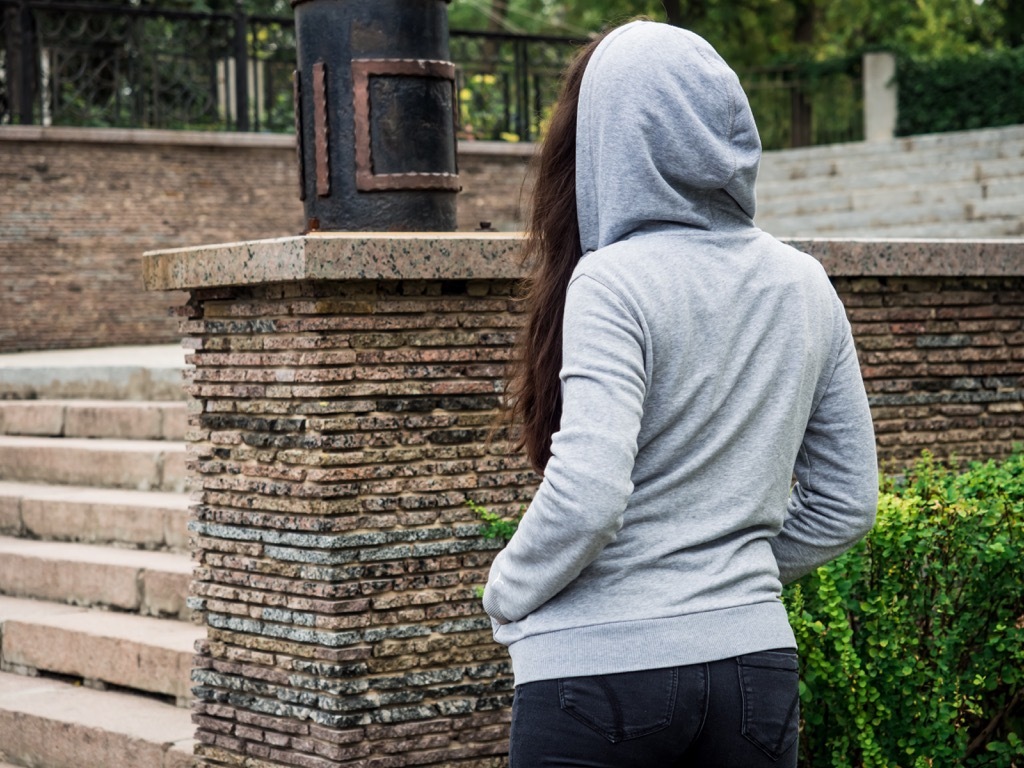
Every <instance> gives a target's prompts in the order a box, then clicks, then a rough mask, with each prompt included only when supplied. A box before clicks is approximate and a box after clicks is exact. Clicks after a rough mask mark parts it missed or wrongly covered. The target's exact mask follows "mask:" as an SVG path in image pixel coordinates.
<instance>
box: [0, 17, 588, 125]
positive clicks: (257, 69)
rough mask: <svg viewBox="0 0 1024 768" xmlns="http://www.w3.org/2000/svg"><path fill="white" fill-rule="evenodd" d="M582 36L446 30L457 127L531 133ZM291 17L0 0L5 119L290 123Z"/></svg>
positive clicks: (0, 118) (0, 117) (0, 99)
mask: <svg viewBox="0 0 1024 768" xmlns="http://www.w3.org/2000/svg"><path fill="white" fill-rule="evenodd" d="M578 42H579V41H574V40H572V39H569V38H560V37H549V36H522V35H505V34H488V33H477V32H466V31H460V30H453V31H452V33H451V47H452V58H453V60H454V61H455V63H456V65H457V89H458V91H459V94H458V95H459V102H460V104H459V115H460V122H461V131H462V133H463V134H464V135H466V136H467V137H472V138H482V139H497V138H501V137H502V136H505V137H506V138H511V137H512V135H514V136H515V137H516V138H518V139H522V140H530V139H535V138H537V137H538V135H539V132H540V128H541V120H542V118H543V115H544V110H545V108H546V107H550V104H551V103H553V101H554V98H555V95H556V93H557V87H558V76H559V73H560V72H561V70H562V68H563V67H564V66H565V64H566V63H567V62H568V60H569V58H570V57H571V56H572V53H573V51H574V49H575V46H576V44H577V43H578ZM294 68H295V29H294V21H293V20H292V19H290V18H273V17H260V16H249V15H246V14H244V13H242V12H241V11H239V12H237V13H234V14H226V13H192V12H185V11H176V10H160V9H154V8H150V7H146V8H143V7H134V6H128V5H125V6H121V5H110V4H105V5H100V4H89V3H80V2H59V1H57V2H54V1H52V0H0V124H2V123H31V124H43V125H81V126H102V127H139V128H192V129H212V130H216V129H222V130H238V131H290V130H292V129H293V126H294V121H293V118H292V86H291V73H292V70H293V69H294Z"/></svg>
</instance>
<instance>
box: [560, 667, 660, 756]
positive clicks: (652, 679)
mask: <svg viewBox="0 0 1024 768" xmlns="http://www.w3.org/2000/svg"><path fill="white" fill-rule="evenodd" d="M678 684H679V678H678V674H677V671H676V670H675V669H651V670H644V671H641V672H623V673H620V674H615V675H593V676H590V677H567V678H563V679H562V680H559V681H558V697H559V704H560V706H561V708H562V709H563V710H564V711H565V712H567V713H568V714H570V715H572V716H573V717H574V718H576V719H577V720H579V721H580V722H581V723H583V724H584V725H586V726H587V727H588V728H591V729H592V730H594V731H596V732H597V733H599V734H601V735H602V736H604V738H606V739H608V741H610V742H611V743H612V744H615V743H617V742H620V741H626V740H627V739H635V738H638V737H640V736H646V735H648V734H651V733H655V732H657V731H660V730H662V729H663V728H667V727H668V726H669V723H671V722H672V717H673V714H674V712H675V704H676V688H677V687H678Z"/></svg>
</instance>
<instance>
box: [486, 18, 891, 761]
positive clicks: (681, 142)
mask: <svg viewBox="0 0 1024 768" xmlns="http://www.w3.org/2000/svg"><path fill="white" fill-rule="evenodd" d="M760 149H761V148H760V140H759V138H758V135H757V129H756V128H755V126H754V120H753V116H752V115H751V112H750V108H749V105H748V104H747V100H746V98H745V96H744V94H743V91H742V89H741V87H740V84H739V81H738V79H737V78H736V75H735V74H734V73H733V72H732V71H731V70H730V69H729V67H728V66H727V65H726V64H725V62H724V61H723V60H722V59H721V58H720V57H719V56H718V54H717V53H715V51H714V50H713V49H712V47H711V46H710V45H709V44H708V43H707V42H705V41H704V40H702V39H701V38H700V37H698V36H696V35H694V34H693V33H691V32H688V31H686V30H682V29H678V28H675V27H670V26H667V25H662V24H656V23H652V22H633V23H630V24H627V25H626V26H623V27H620V28H618V29H616V30H614V31H613V32H611V33H610V34H608V35H607V36H605V37H604V38H603V39H602V40H600V41H598V42H596V43H594V44H592V45H591V46H589V47H588V48H587V49H586V50H584V52H583V53H582V55H581V57H580V58H579V59H578V60H577V61H576V62H575V63H574V65H572V66H571V67H570V69H569V71H568V73H567V79H566V83H565V86H564V91H563V96H562V99H561V100H560V104H559V106H558V108H557V109H556V111H555V114H554V116H553V118H552V121H551V128H550V131H549V136H548V139H547V140H546V142H545V144H544V147H543V149H542V151H541V156H540V165H539V172H538V178H537V184H536V190H535V196H534V209H533V212H532V218H531V227H530V231H529V233H528V236H527V242H526V249H527V254H528V255H529V256H531V257H532V259H533V267H532V269H533V271H532V274H531V279H530V285H531V289H530V295H529V297H528V299H529V304H528V316H527V327H526V330H525V332H524V336H523V339H524V340H523V344H522V348H521V355H520V361H521V362H520V364H519V366H520V367H519V370H518V372H517V373H516V375H515V376H514V377H513V379H512V382H511V386H510V391H511V397H512V407H513V412H514V415H516V416H517V417H518V420H519V421H520V422H521V440H522V444H523V445H524V446H525V447H526V450H527V453H528V455H529V457H530V459H531V462H532V463H533V465H534V467H535V468H536V469H537V470H538V471H539V472H541V473H542V474H543V482H542V483H541V485H540V488H539V489H538V491H537V494H536V496H535V498H534V500H533V503H532V504H531V505H530V508H529V509H528V510H527V512H526V515H525V516H524V517H523V520H522V522H521V523H520V526H519V530H518V532H517V533H516V535H515V537H514V538H513V539H512V540H511V541H510V542H509V544H508V546H507V547H506V548H505V549H504V550H503V551H502V552H501V553H500V554H499V555H498V556H497V557H496V558H495V560H494V564H493V566H492V568H491V572H490V576H489V579H488V582H487V587H486V590H485V593H484V606H485V609H486V610H487V612H488V614H490V616H491V617H492V619H493V621H494V626H495V632H494V636H495V638H496V639H497V640H498V641H499V642H501V643H504V644H506V645H507V646H508V648H509V652H510V655H511V657H512V664H513V669H514V673H515V682H516V693H515V703H514V706H513V715H512V736H511V748H510V758H511V765H512V768H533V766H569V765H572V766H645V767H652V766H653V767H657V768H661V767H662V766H700V767H701V768H758V767H759V766H795V765H796V752H797V730H798V719H799V717H798V698H797V659H796V652H795V647H796V643H795V640H794V636H793V633H792V631H791V629H790V627H789V625H788V622H787V618H786V611H785V609H784V607H783V605H782V603H781V602H780V599H779V595H780V592H781V589H782V585H783V584H785V583H786V582H789V581H792V580H793V579H796V578H798V577H799V576H801V575H803V574H805V573H808V572H809V571H811V570H813V569H814V568H816V567H817V566H819V565H821V564H822V563H825V562H826V561H828V560H830V559H831V558H834V557H836V556H837V555H839V554H840V553H841V552H843V551H845V550H846V549H847V548H849V547H850V546H851V545H852V544H853V543H854V542H855V541H857V540H858V539H859V538H860V537H862V536H863V535H864V534H865V533H866V531H867V530H868V529H869V528H870V527H871V525H872V524H873V521H874V510H875V505H876V498H877V497H876V494H877V490H876V489H877V465H876V458H875V446H874V436H873V433H872V426H871V419H870V414H869V411H868V405H867V399H866V396H865V393H864V387H863V383H862V380H861V376H860V370H859V366H858V363H857V356H856V352H855V350H854V346H853V340H852V337H851V334H850V326H849V323H848V322H847V319H846V315H845V312H844V309H843V306H842V304H841V303H840V302H839V299H838V298H837V296H836V294H835V292H834V290H833V289H832V287H831V285H830V283H829V281H828V278H827V276H826V275H825V272H824V270H823V269H822V268H821V266H820V265H819V264H818V262H817V261H815V260H814V259H813V258H811V257H810V256H807V255H805V254H803V253H800V252H798V251H795V250H793V249H792V248H790V247H788V246H785V245H783V244H782V243H780V242H779V241H777V240H775V239H774V238H772V237H771V236H769V235H767V234H766V233H764V232H762V231H760V230H759V229H758V228H757V227H756V226H755V225H754V223H753V216H754V181H755V178H756V175H757V167H758V163H759V160H760ZM793 478H795V480H796V483H795V485H793V486H792V488H791V487H790V484H791V482H792V480H793Z"/></svg>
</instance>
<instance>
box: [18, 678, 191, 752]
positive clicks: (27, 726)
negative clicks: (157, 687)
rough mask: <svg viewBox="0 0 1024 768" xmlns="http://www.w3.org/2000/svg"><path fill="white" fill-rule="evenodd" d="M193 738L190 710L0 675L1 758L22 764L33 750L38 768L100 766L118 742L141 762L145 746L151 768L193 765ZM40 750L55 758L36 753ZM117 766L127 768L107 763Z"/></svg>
mask: <svg viewBox="0 0 1024 768" xmlns="http://www.w3.org/2000/svg"><path fill="white" fill-rule="evenodd" d="M193 733H194V726H193V725H192V718H191V714H190V712H189V711H188V710H187V709H183V708H180V707H175V706H173V705H171V704H166V703H164V702H161V701H157V700H154V699H152V698H150V697H147V696H139V695H135V694H132V693H126V692H122V691H98V690H93V689H91V688H85V687H82V686H77V685H72V684H69V683H65V682H61V681H57V680H50V679H46V678H38V677H25V676H23V675H16V674H11V673H7V672H0V753H2V757H3V759H6V760H18V759H20V758H19V757H18V755H17V753H18V752H22V751H24V752H29V751H30V750H31V751H32V754H31V757H30V758H29V759H32V760H33V761H36V760H38V761H39V762H33V763H32V764H34V765H47V766H48V768H64V766H71V765H78V766H93V765H100V764H101V763H100V762H99V761H100V760H102V759H104V757H105V756H106V755H107V753H106V751H105V750H104V749H103V748H104V747H105V746H107V745H108V744H109V743H110V742H111V741H112V740H117V741H120V742H121V744H122V746H121V751H122V752H123V753H124V754H126V755H131V754H136V755H139V757H140V758H141V757H142V755H141V754H140V752H139V751H138V750H140V748H141V747H145V748H146V758H145V759H147V760H149V761H150V762H149V763H147V768H161V767H162V766H171V765H174V766H178V765H187V764H188V763H189V756H190V755H191V752H192V747H193V745H194V743H195V741H194V739H193ZM97 734H102V736H103V738H96V735H97ZM69 736H76V740H77V741H79V742H80V744H81V746H82V747H83V749H82V750H81V751H79V750H76V749H73V748H71V747H72V746H73V745H71V744H69V743H68V741H69ZM97 742H99V743H97ZM40 746H42V747H43V748H46V749H47V751H48V752H50V754H48V755H45V756H44V755H37V754H34V749H35V748H38V747H40ZM172 752H173V753H176V754H174V755H171V754H169V753H172ZM69 753H70V754H69ZM97 753H99V754H97ZM109 757H110V758H113V756H112V755H110V756H109ZM154 757H156V760H153V759H152V758H154ZM115 764H121V763H115V762H107V763H106V765H107V766H112V765H115ZM127 764H128V763H124V765H127ZM135 764H136V765H138V764H139V763H135Z"/></svg>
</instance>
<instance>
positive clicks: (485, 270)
mask: <svg viewBox="0 0 1024 768" xmlns="http://www.w3.org/2000/svg"><path fill="white" fill-rule="evenodd" d="M521 241H522V235H521V234H519V233H513V232H488V233H479V232H444V233H434V232H409V233H404V232H397V233H396V232H388V233H380V232H323V233H313V234H309V235H300V236H296V237H283V238H277V239H271V240H251V241H246V242H239V243H223V244H218V245H203V246H197V247H192V248H177V249H170V250H161V251H149V252H147V253H145V254H144V257H143V279H144V284H145V286H146V289H147V290H150V291H167V290H181V289H186V290H187V289H191V288H211V287H222V286H231V285H256V284H265V283H288V282H296V281H302V280H501V279H513V280H514V279H518V278H521V277H522V276H523V274H524V272H525V270H524V268H523V266H522V265H521V264H520V261H519V258H518V256H519V252H520V245H521ZM784 242H787V243H789V244H790V245H792V246H793V247H794V248H797V249H798V250H801V251H805V252H807V253H810V254H811V255H813V256H815V257H816V258H817V259H819V260H820V261H821V262H822V264H823V265H824V267H825V270H826V271H827V272H828V273H829V274H830V275H833V276H835V277H976V276H977V277H1015V276H1024V239H1020V238H1014V239H1010V238H1007V239H998V240H997V239H992V240H950V239H886V238H788V239H784Z"/></svg>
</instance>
